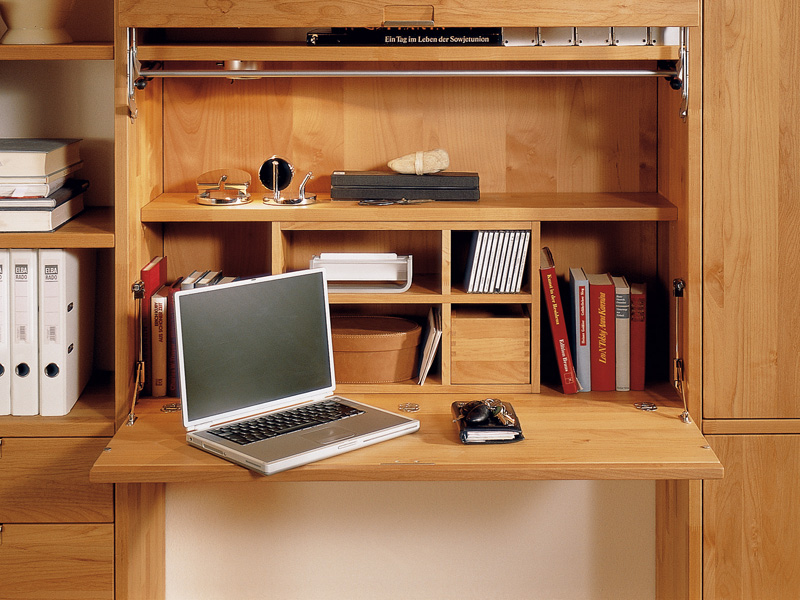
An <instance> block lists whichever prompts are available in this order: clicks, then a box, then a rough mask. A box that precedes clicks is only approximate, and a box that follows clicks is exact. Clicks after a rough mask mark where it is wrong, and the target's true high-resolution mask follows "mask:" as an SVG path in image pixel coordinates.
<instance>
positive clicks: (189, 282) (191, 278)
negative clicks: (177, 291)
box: [181, 271, 208, 290]
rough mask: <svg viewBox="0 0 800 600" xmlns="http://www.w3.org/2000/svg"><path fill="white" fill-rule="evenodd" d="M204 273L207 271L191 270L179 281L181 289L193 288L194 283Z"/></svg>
mask: <svg viewBox="0 0 800 600" xmlns="http://www.w3.org/2000/svg"><path fill="white" fill-rule="evenodd" d="M206 273H208V271H192V272H191V273H189V274H188V275H187V276H186V277H184V278H183V281H181V289H182V290H191V289H194V286H195V284H196V283H197V282H198V281H199V280H200V278H201V277H202V276H203V275H205V274H206Z"/></svg>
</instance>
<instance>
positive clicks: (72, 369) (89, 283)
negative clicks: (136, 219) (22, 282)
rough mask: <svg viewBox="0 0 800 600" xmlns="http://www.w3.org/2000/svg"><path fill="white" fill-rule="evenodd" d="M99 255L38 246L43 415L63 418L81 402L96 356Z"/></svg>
mask: <svg viewBox="0 0 800 600" xmlns="http://www.w3.org/2000/svg"><path fill="white" fill-rule="evenodd" d="M95 269H96V254H95V251H94V250H91V249H88V248H81V249H59V248H53V249H51V248H42V249H40V250H39V364H40V366H41V372H40V374H39V414H41V415H44V416H62V415H66V414H67V413H69V411H70V410H72V407H73V406H75V403H76V402H77V401H78V398H79V397H80V395H81V393H82V392H83V390H84V388H85V387H86V384H87V383H88V382H89V378H90V377H91V374H92V361H93V359H94V320H95V310H94V309H95V281H96V275H95Z"/></svg>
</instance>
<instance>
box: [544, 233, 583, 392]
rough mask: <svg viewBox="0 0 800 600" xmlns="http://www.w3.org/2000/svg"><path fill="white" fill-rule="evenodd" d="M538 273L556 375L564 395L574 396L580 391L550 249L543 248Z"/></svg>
mask: <svg viewBox="0 0 800 600" xmlns="http://www.w3.org/2000/svg"><path fill="white" fill-rule="evenodd" d="M539 273H540V274H541V277H542V288H543V290H544V297H543V299H542V301H543V302H544V305H545V308H546V309H547V317H548V320H549V321H550V331H551V333H552V335H553V347H554V348H555V352H556V361H557V362H558V373H559V375H560V377H561V385H562V387H563V388H564V393H565V394H575V393H577V392H578V391H579V390H580V385H579V384H578V378H577V377H576V375H575V365H574V363H573V362H572V352H571V351H570V347H569V339H568V336H567V323H566V321H565V320H564V304H563V303H562V302H561V292H560V291H559V289H558V278H557V277H556V265H555V261H554V260H553V254H552V253H551V252H550V248H548V247H547V246H545V247H544V248H542V250H541V255H540V258H539Z"/></svg>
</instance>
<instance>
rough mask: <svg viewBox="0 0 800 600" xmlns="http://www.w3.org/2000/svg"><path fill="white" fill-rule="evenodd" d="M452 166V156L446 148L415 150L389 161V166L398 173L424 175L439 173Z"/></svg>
mask: <svg viewBox="0 0 800 600" xmlns="http://www.w3.org/2000/svg"><path fill="white" fill-rule="evenodd" d="M449 166H450V156H449V155H448V154H447V151H446V150H442V149H441V148H439V149H437V150H428V151H426V152H422V151H420V152H413V153H411V154H406V155H405V156H401V157H400V158H394V159H392V160H390V161H389V168H390V169H391V170H392V171H395V172H397V173H404V174H412V175H424V174H426V173H438V172H439V171H444V170H445V169H446V168H447V167H449Z"/></svg>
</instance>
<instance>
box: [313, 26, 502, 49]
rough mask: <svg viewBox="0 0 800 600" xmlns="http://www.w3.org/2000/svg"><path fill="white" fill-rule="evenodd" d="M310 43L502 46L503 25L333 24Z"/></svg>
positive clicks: (316, 30)
mask: <svg viewBox="0 0 800 600" xmlns="http://www.w3.org/2000/svg"><path fill="white" fill-rule="evenodd" d="M306 43H307V44H308V45H309V46H501V45H502V44H503V29H502V28H501V27H332V28H330V29H329V30H328V29H315V30H312V31H309V32H308V33H307V34H306Z"/></svg>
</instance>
